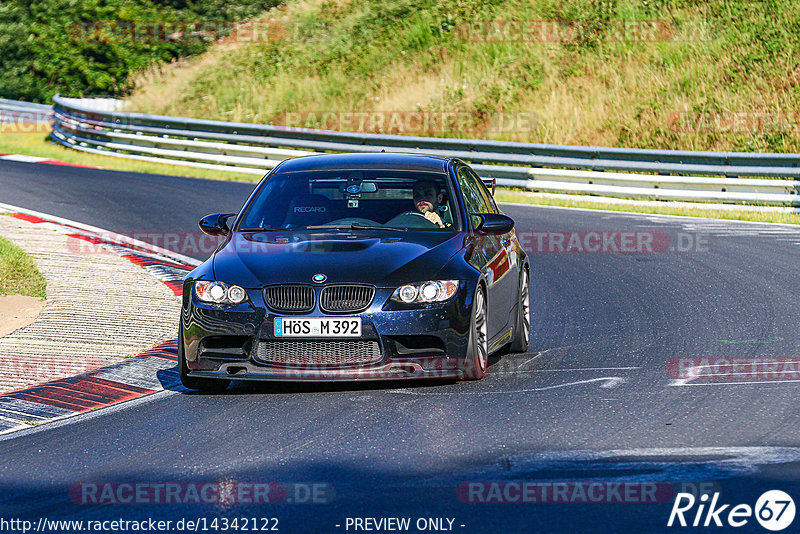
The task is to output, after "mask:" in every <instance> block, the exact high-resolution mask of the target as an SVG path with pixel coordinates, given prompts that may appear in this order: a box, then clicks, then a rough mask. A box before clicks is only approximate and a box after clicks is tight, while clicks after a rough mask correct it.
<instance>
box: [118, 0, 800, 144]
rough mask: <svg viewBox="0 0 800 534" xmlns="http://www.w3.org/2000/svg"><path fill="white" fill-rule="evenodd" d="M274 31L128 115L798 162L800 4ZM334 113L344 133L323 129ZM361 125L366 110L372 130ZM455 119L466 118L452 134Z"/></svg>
mask: <svg viewBox="0 0 800 534" xmlns="http://www.w3.org/2000/svg"><path fill="white" fill-rule="evenodd" d="M260 20H263V21H270V23H271V24H272V25H270V26H268V29H269V38H268V39H261V40H259V41H257V42H252V41H245V40H232V41H228V42H225V43H223V44H215V45H213V46H211V47H210V48H209V49H208V50H207V51H206V52H205V53H203V54H202V55H200V56H197V57H194V58H191V59H188V60H182V61H178V62H176V63H173V64H169V65H167V66H166V67H164V68H159V69H155V70H150V71H148V73H147V74H144V75H141V76H140V77H139V78H138V80H137V84H138V89H137V90H136V91H135V92H134V94H133V96H132V99H131V105H132V109H136V110H141V111H147V112H152V113H160V114H171V115H186V116H193V117H203V118H216V119H223V120H237V121H245V122H273V123H276V124H287V125H289V126H292V125H294V126H314V125H315V124H316V125H318V126H327V127H333V128H340V129H359V130H362V131H386V132H392V133H410V134H432V135H440V136H454V137H488V138H495V139H512V140H520V141H535V142H546V143H566V144H593V145H605V146H627V147H650V148H676V149H694V150H698V149H716V150H744V151H777V152H786V151H792V152H800V135H799V134H798V127H797V117H796V113H795V111H794V110H798V109H800V108H798V102H799V101H800V3H798V2H792V1H790V0H772V1H764V2H753V1H748V2H737V1H727V0H707V1H689V0H642V1H629V0H603V1H591V2H587V1H585V0H533V1H530V2H518V1H513V0H509V1H494V2H478V1H473V0H441V1H431V0H393V1H385V0H372V1H367V0H351V1H324V0H323V1H319V0H308V1H302V0H301V1H289V2H287V3H286V4H282V5H281V6H278V7H276V8H274V9H272V10H271V11H269V12H268V13H267V14H266V15H265V16H264V18H263V19H260ZM507 21H517V23H518V25H513V24H510V23H509V22H507ZM556 21H561V22H556ZM326 111H327V112H332V115H331V114H329V115H328V116H327V117H328V119H330V118H331V117H333V118H334V120H327V119H326V120H324V121H320V119H322V118H324V117H323V115H322V112H326ZM348 111H359V112H363V113H362V115H361V119H360V120H361V121H362V124H358V120H359V119H358V117H357V116H355V118H354V117H353V116H350V117H349V118H348V115H347V113H346V112H348ZM392 112H394V114H392ZM364 113H365V115H364ZM414 113H421V114H422V115H413V114H414ZM448 113H455V114H456V115H454V116H452V115H451V116H449V118H450V122H447V120H446V119H447V116H446V114H448ZM443 114H444V115H443ZM420 116H423V118H424V120H426V121H428V120H429V119H430V124H428V126H429V127H428V128H427V131H420V130H425V129H426V128H425V126H423V127H421V128H420V127H417V128H416V129H415V128H409V127H408V121H409V120H410V119H414V121H411V122H413V123H414V124H413V125H417V124H418V123H419V117H420ZM443 116H444V117H445V118H443ZM364 117H366V118H364ZM453 117H455V118H453ZM353 120H355V121H356V123H354V122H353ZM404 121H406V122H404ZM354 124H356V126H354ZM426 124H427V123H426ZM413 125H412V126H413ZM509 125H511V127H509Z"/></svg>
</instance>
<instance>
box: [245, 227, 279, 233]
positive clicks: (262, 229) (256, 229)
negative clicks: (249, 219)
mask: <svg viewBox="0 0 800 534" xmlns="http://www.w3.org/2000/svg"><path fill="white" fill-rule="evenodd" d="M280 230H282V228H273V227H271V226H263V227H260V228H239V231H240V232H278V231H280ZM283 230H285V228H283Z"/></svg>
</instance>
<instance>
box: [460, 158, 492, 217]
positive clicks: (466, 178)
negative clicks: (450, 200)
mask: <svg viewBox="0 0 800 534" xmlns="http://www.w3.org/2000/svg"><path fill="white" fill-rule="evenodd" d="M458 185H459V186H460V187H461V194H462V195H463V196H464V203H465V204H466V206H467V211H468V212H470V213H486V212H487V211H491V207H490V205H489V204H487V203H486V198H485V197H484V196H483V193H482V192H481V190H480V187H479V184H477V183H475V180H474V179H473V178H472V176H470V174H469V171H468V170H467V169H466V167H459V169H458Z"/></svg>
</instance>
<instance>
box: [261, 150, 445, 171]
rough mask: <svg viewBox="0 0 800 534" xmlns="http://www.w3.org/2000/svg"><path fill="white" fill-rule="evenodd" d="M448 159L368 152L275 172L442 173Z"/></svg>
mask: <svg viewBox="0 0 800 534" xmlns="http://www.w3.org/2000/svg"><path fill="white" fill-rule="evenodd" d="M448 160H449V159H448V158H443V157H439V156H429V155H427V154H404V153H394V152H393V153H386V152H371V153H357V154H319V155H313V156H304V157H301V158H294V159H290V160H286V161H284V162H283V163H282V164H281V165H280V166H279V167H278V168H277V169H276V172H278V173H283V172H298V171H336V170H396V171H406V170H407V171H426V172H439V173H441V172H445V169H446V166H447V162H448Z"/></svg>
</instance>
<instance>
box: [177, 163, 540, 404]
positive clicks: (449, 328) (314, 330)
mask: <svg viewBox="0 0 800 534" xmlns="http://www.w3.org/2000/svg"><path fill="white" fill-rule="evenodd" d="M200 228H201V229H202V230H203V231H204V232H206V233H207V234H211V235H216V236H223V237H224V239H223V241H222V243H221V245H220V246H219V248H218V249H217V250H216V252H215V253H214V254H213V255H212V256H211V257H210V258H209V259H208V260H207V261H206V262H205V263H203V264H202V265H200V266H198V267H197V268H196V269H195V270H193V271H192V272H191V273H189V275H188V276H187V277H186V280H185V281H184V284H183V305H182V312H181V321H180V334H179V340H178V346H179V369H180V376H181V380H182V382H183V384H184V385H185V386H186V387H189V388H192V389H204V390H221V389H224V388H225V387H227V385H228V384H229V382H230V380H232V379H237V380H239V379H241V380H292V381H312V380H323V381H329V380H381V379H404V378H408V379H421V378H454V379H470V380H474V379H480V378H483V376H484V375H485V374H486V372H487V367H488V358H489V355H490V354H492V353H493V352H496V351H499V350H509V351H515V352H516V351H525V350H527V348H528V339H529V335H530V291H529V284H528V280H529V266H528V258H527V255H526V254H525V252H524V251H523V250H522V248H521V246H520V244H519V242H518V240H517V236H516V233H515V231H514V221H513V220H512V219H510V218H509V217H507V216H505V215H503V214H502V213H501V212H500V210H499V209H498V208H497V205H496V204H495V201H494V199H493V198H492V191H491V190H490V189H489V188H487V186H486V184H485V183H484V182H483V181H482V180H481V179H480V178H479V177H478V176H477V175H476V174H475V172H474V171H473V170H472V169H471V168H470V167H469V166H468V165H467V164H465V163H464V162H462V161H460V160H457V159H448V158H440V157H433V156H425V155H411V154H386V153H379V154H331V155H318V156H308V157H302V158H297V159H291V160H287V161H284V162H282V163H281V164H280V165H278V166H277V167H275V169H273V170H272V171H271V172H270V173H269V174H267V176H265V177H264V179H263V180H261V182H260V183H259V184H258V185H257V186H256V188H255V190H254V191H253V193H252V194H251V195H250V198H249V199H248V200H247V201H246V202H245V204H244V207H243V208H242V210H241V211H240V212H239V213H238V214H228V213H226V214H214V215H208V216H206V217H204V218H203V219H202V220H201V221H200Z"/></svg>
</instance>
